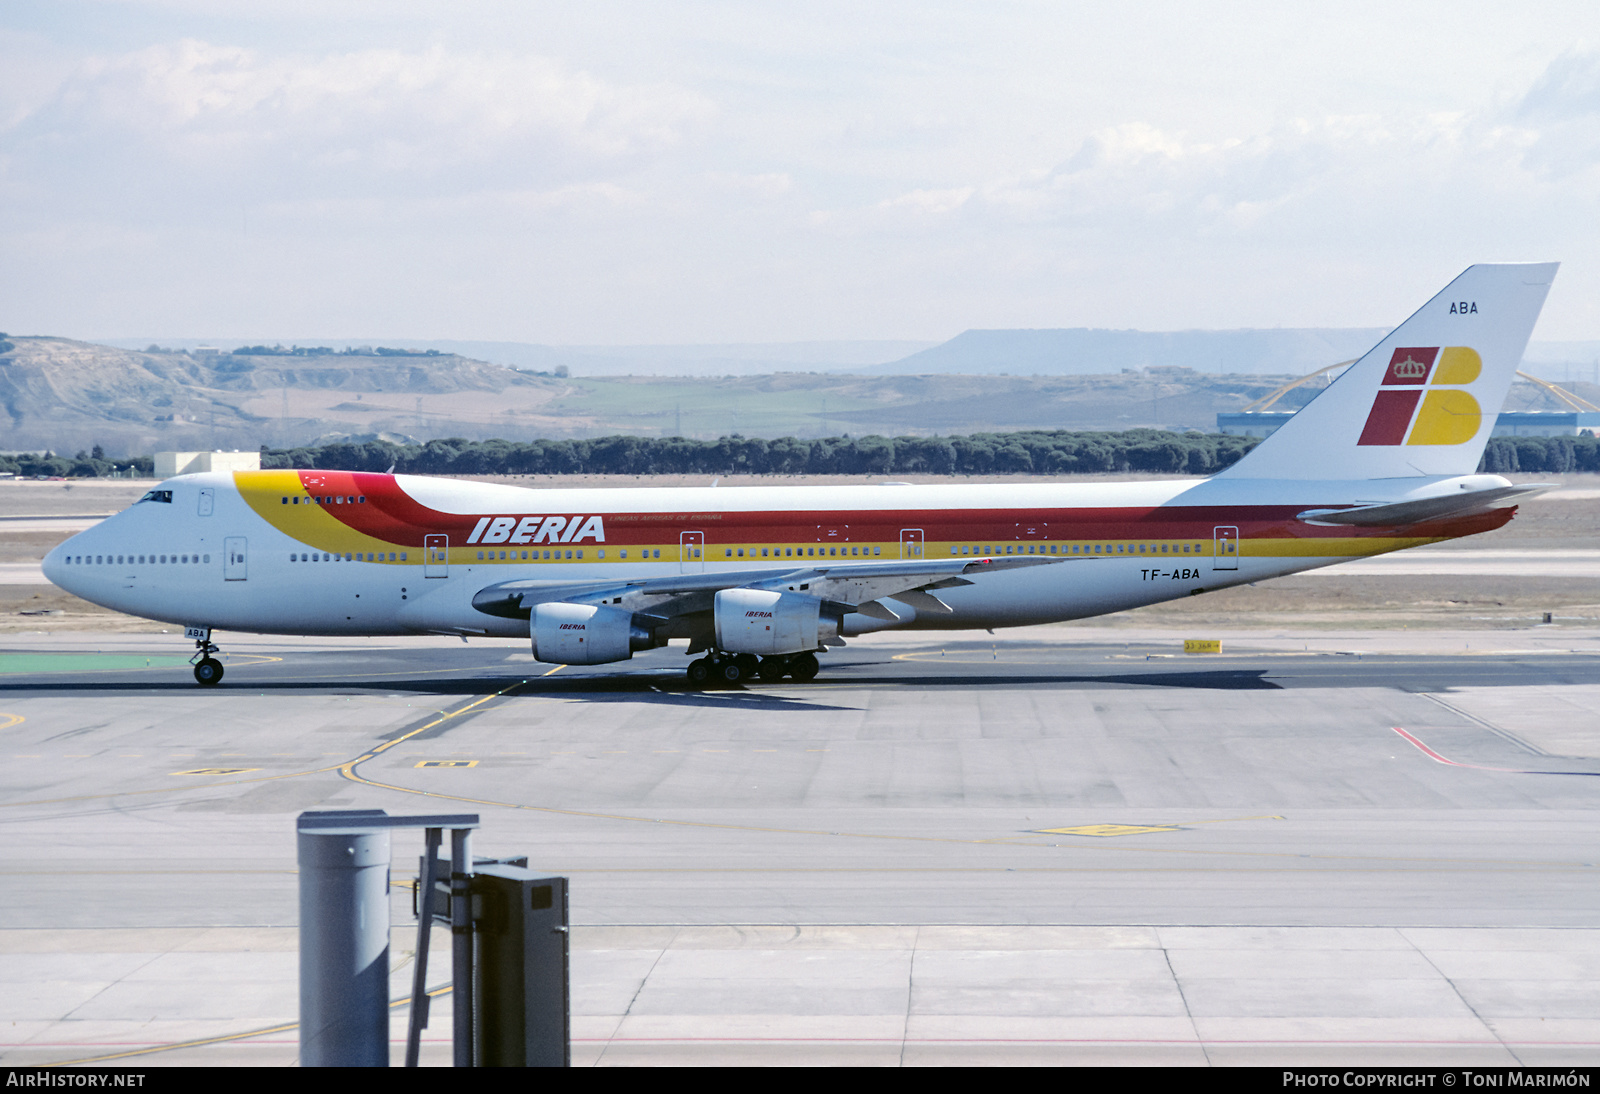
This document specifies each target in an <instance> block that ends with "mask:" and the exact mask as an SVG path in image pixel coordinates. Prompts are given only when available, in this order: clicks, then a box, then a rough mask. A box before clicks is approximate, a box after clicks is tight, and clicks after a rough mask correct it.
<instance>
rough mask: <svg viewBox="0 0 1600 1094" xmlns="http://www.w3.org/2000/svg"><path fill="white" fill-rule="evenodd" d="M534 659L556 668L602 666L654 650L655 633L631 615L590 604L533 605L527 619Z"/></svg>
mask: <svg viewBox="0 0 1600 1094" xmlns="http://www.w3.org/2000/svg"><path fill="white" fill-rule="evenodd" d="M528 633H529V635H530V636H531V637H532V639H533V658H534V660H535V661H544V662H547V663H549V664H555V665H603V664H606V663H607V662H608V661H626V660H628V659H629V658H631V657H632V656H633V651H634V650H648V649H653V648H654V647H655V646H656V644H657V643H656V638H655V634H654V632H652V631H650V630H647V629H646V628H644V627H641V626H639V625H638V624H636V623H635V622H634V621H633V613H632V612H625V611H621V610H619V609H617V608H597V607H595V606H594V605H591V604H566V603H550V604H535V605H534V608H533V613H532V614H531V615H530V616H529V618H528Z"/></svg>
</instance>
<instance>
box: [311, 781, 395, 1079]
mask: <svg viewBox="0 0 1600 1094" xmlns="http://www.w3.org/2000/svg"><path fill="white" fill-rule="evenodd" d="M374 812H381V811H374ZM297 836H298V844H299V846H298V852H299V855H298V857H299V863H300V1064H301V1066H302V1067H387V1066H389V1006H388V1003H389V901H388V894H389V832H388V830H387V829H376V830H373V829H365V830H363V829H362V827H361V817H359V816H356V817H351V818H350V827H348V828H346V829H344V830H340V829H332V830H329V829H325V828H324V829H319V830H315V831H307V830H305V829H303V828H302V829H301V830H300V831H299V832H298V833H297Z"/></svg>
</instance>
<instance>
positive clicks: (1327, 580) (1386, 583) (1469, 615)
mask: <svg viewBox="0 0 1600 1094" xmlns="http://www.w3.org/2000/svg"><path fill="white" fill-rule="evenodd" d="M1152 477H1156V476H1131V475H1130V476H1086V477H1080V478H1077V479H1073V480H1048V479H1044V478H1038V477H1034V476H1013V477H1010V478H1009V479H1003V480H996V479H992V478H988V479H984V480H982V481H985V482H992V481H1012V482H1024V481H1025V482H1044V481H1117V480H1122V481H1126V480H1129V479H1138V478H1152ZM1513 478H1520V479H1523V480H1525V481H1548V480H1546V479H1541V478H1540V477H1538V476H1513ZM489 481H502V482H509V483H513V484H515V485H518V486H529V487H534V488H551V487H576V486H585V487H616V486H691V485H693V486H703V485H707V480H706V479H705V478H704V477H703V476H660V477H650V476H637V477H636V476H623V475H595V476H571V477H559V476H527V477H514V478H498V479H495V478H491V479H490V480H489ZM881 481H883V480H882V479H881V478H878V477H863V476H797V477H794V478H776V477H771V476H738V477H733V476H730V477H726V478H724V479H722V480H721V484H722V485H724V486H744V485H749V486H780V485H845V484H855V483H873V482H881ZM921 481H924V482H935V483H937V482H946V483H948V482H962V481H966V480H962V479H959V478H958V479H950V478H940V477H925V478H922V479H921ZM972 481H977V480H972ZM1561 483H1562V488H1561V489H1560V490H1558V491H1555V492H1553V495H1552V496H1546V497H1542V498H1536V499H1534V500H1532V501H1530V502H1527V503H1525V504H1524V505H1523V506H1522V507H1521V509H1520V510H1519V511H1518V513H1517V516H1516V518H1515V519H1514V520H1513V521H1512V522H1511V524H1510V525H1508V526H1507V527H1505V528H1502V529H1500V530H1499V531H1497V532H1492V533H1489V534H1487V535H1483V536H1473V537H1469V538H1467V539H1464V540H1458V541H1456V542H1455V543H1453V544H1450V545H1448V546H1449V547H1450V548H1452V549H1463V550H1471V549H1483V548H1494V549H1500V550H1506V549H1523V550H1529V551H1538V550H1551V549H1556V548H1563V549H1568V550H1571V549H1574V548H1578V549H1600V476H1596V475H1566V476H1562V477H1561ZM150 486H151V483H150V482H148V481H142V482H141V481H116V482H89V483H62V482H0V562H26V561H32V560H36V559H41V558H43V557H44V555H45V554H46V552H48V551H49V550H50V548H52V547H54V546H55V545H56V544H57V543H59V542H61V541H62V540H64V539H66V538H67V536H68V535H70V534H71V533H70V532H66V531H37V530H17V531H11V530H8V529H7V528H6V524H7V523H8V522H7V521H6V520H5V519H3V518H16V517H60V518H88V517H94V516H103V515H108V514H110V513H114V512H117V511H119V510H121V509H124V508H126V507H127V506H128V505H131V504H132V503H133V502H134V501H136V500H137V499H138V498H139V497H140V495H142V494H143V493H144V492H145V491H146V490H148V489H150ZM1546 612H1548V613H1550V614H1551V616H1552V619H1553V621H1554V623H1555V624H1556V625H1562V624H1567V625H1583V626H1593V625H1595V624H1596V623H1597V622H1600V580H1597V579H1589V578H1559V577H1544V576H1541V577H1534V576H1529V577H1490V576H1479V577H1473V578H1461V577H1442V576H1441V577H1426V576H1424V577H1418V576H1395V577H1381V576H1380V577H1373V576H1350V577H1345V576H1340V575H1338V573H1337V571H1334V572H1331V573H1327V574H1325V575H1324V574H1318V575H1308V576H1298V577H1287V578H1280V579H1278V580H1276V581H1271V582H1263V583H1262V584H1260V585H1257V586H1243V587H1240V588H1237V589H1226V590H1222V591H1220V592H1215V593H1208V594H1206V595H1205V596H1200V597H1192V598H1189V599H1186V600H1181V601H1174V602H1171V603H1167V604H1156V605H1152V606H1150V607H1148V608H1138V609H1135V610H1133V611H1128V612H1121V613H1118V614H1117V615H1112V616H1104V617H1101V618H1100V619H1097V620H1089V621H1085V622H1089V623H1093V624H1097V625H1101V626H1105V627H1110V628H1116V627H1129V626H1138V627H1151V626H1160V627H1171V628H1174V629H1181V630H1184V631H1195V630H1197V629H1200V628H1203V629H1207V630H1223V629H1229V628H1239V627H1252V628H1259V627H1280V626H1282V627H1291V626H1292V627H1307V628H1316V629H1330V630H1336V629H1346V628H1362V629H1373V628H1394V629H1400V628H1406V627H1426V628H1433V627H1445V628H1451V629H1484V630H1493V629H1511V628H1521V627H1528V626H1532V625H1535V624H1537V623H1541V622H1542V621H1543V617H1544V613H1546ZM24 613H28V614H24ZM34 613H41V614H34ZM1080 625H1081V624H1080ZM30 630H32V631H39V630H51V631H54V630H104V631H115V632H119V633H120V632H152V633H160V632H163V631H165V632H176V631H177V630H178V628H176V627H174V626H172V625H171V624H161V623H151V622H149V621H147V620H141V619H134V618H132V617H129V616H125V615H122V614H120V613H118V612H112V611H108V610H106V609H104V608H100V607H97V606H95V605H93V604H89V603H87V602H86V601H83V600H80V599H78V598H77V597H75V596H72V595H70V594H68V593H65V592H62V591H61V590H59V589H57V588H55V587H54V586H50V585H3V584H0V633H4V632H19V631H30Z"/></svg>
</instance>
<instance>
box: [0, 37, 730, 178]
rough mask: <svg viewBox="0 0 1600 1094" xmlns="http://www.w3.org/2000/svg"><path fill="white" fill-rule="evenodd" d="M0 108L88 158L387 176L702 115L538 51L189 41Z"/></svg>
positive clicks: (682, 124)
mask: <svg viewBox="0 0 1600 1094" xmlns="http://www.w3.org/2000/svg"><path fill="white" fill-rule="evenodd" d="M9 105H11V110H10V112H9V113H10V115H11V118H10V123H9V125H8V127H7V128H8V130H9V132H8V134H7V136H8V138H9V140H8V143H11V144H12V145H13V146H17V145H26V144H28V143H46V142H48V143H52V144H55V145H58V146H59V145H62V144H66V145H70V146H75V147H76V148H77V149H78V151H79V154H80V155H81V156H83V157H84V158H85V159H86V160H91V161H92V160H93V158H94V156H95V149H96V148H97V147H99V148H102V149H103V148H116V147H127V146H129V145H136V146H137V147H138V148H139V150H140V151H141V152H142V153H143V154H144V155H146V156H147V157H149V156H152V155H153V156H154V157H156V158H157V159H158V162H156V163H153V164H152V165H151V166H152V167H154V168H157V169H160V168H164V167H170V166H173V165H181V166H182V167H183V168H184V169H186V170H190V171H195V170H200V171H204V170H207V169H208V167H214V168H221V169H226V168H229V167H233V168H238V167H249V168H250V169H254V170H260V169H268V170H270V169H271V165H272V164H274V163H277V164H287V163H293V164H296V165H300V166H302V167H310V168H313V169H314V170H316V171H318V172H319V173H320V172H326V173H332V174H335V175H339V174H345V175H349V174H356V175H360V174H363V173H366V174H373V175H376V174H379V173H383V174H385V175H387V176H390V181H392V176H393V173H396V172H409V173H412V174H413V175H414V176H421V177H428V176H434V175H439V174H446V173H450V172H453V171H460V170H461V169H462V168H463V167H464V166H466V167H473V168H481V167H483V166H485V165H505V164H507V163H516V164H520V165H523V166H530V167H532V168H533V170H534V172H535V173H536V174H538V175H540V176H543V177H560V176H561V175H562V174H563V173H565V174H569V175H575V174H581V173H583V172H584V171H588V170H594V169H595V167H596V165H599V164H613V163H615V162H616V161H618V160H627V159H637V158H638V157H641V156H648V155H650V154H652V153H657V152H660V151H661V150H664V149H667V148H671V147H673V146H675V145H677V144H678V143H679V142H681V141H682V140H684V139H685V136H686V135H687V134H688V133H689V132H691V131H692V130H694V129H695V128H696V127H697V126H698V125H700V124H701V123H702V122H703V121H704V120H705V119H706V118H708V117H709V116H710V115H711V113H712V108H711V105H710V103H709V102H708V101H707V100H706V99H705V98H704V97H703V96H700V95H698V94H695V93H693V92H690V91H686V90H684V89H682V88H679V87H673V86H666V85H656V86H620V85H617V84H614V83H610V82H607V81H605V80H602V79H599V78H597V77H595V76H592V75H590V74H588V73H586V72H582V71H576V70H574V69H572V68H570V67H569V66H567V65H564V64H562V63H561V62H559V61H556V60H552V59H550V58H545V57H538V56H519V55H512V54H505V53H477V54H467V53H458V52H451V51H448V50H446V49H444V48H443V47H440V46H434V47H432V48H429V49H426V50H421V51H416V52H407V51H401V50H392V49H372V50H360V51H354V52H345V53H333V54H323V55H290V56H273V55H267V54H263V53H260V52H258V51H255V50H251V49H245V48H241V47H237V46H228V45H215V44H212V43H208V42H202V41H195V40H185V41H181V42H177V43H173V44H167V45H159V46H153V47H150V48H147V49H142V50H138V51H134V52H130V53H125V54H120V55H112V56H101V57H93V58H89V59H87V60H85V61H84V62H82V63H81V64H80V65H79V66H78V67H77V68H76V70H75V71H73V72H71V73H69V74H67V75H66V76H65V78H63V79H61V80H60V82H59V84H58V85H57V87H56V89H55V94H54V95H53V96H52V97H50V98H49V99H48V100H46V101H43V102H40V101H37V97H36V98H35V101H33V102H31V103H28V102H21V103H17V102H13V103H12V104H9ZM0 116H4V115H3V114H0ZM160 160H165V161H167V162H165V163H162V162H159V161H160Z"/></svg>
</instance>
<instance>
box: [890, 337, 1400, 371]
mask: <svg viewBox="0 0 1600 1094" xmlns="http://www.w3.org/2000/svg"><path fill="white" fill-rule="evenodd" d="M1387 333H1389V332H1388V331H1387V330H1384V329H1379V328H1340V329H1331V328H1330V329H1305V330H1294V329H1284V330H1189V331H1140V330H1091V329H1089V328H1084V327H1079V328H1073V329H1069V330H969V331H966V332H965V333H963V334H959V335H957V336H956V337H954V338H952V339H950V341H948V342H945V343H944V344H942V345H938V346H934V347H933V348H931V349H925V350H922V351H921V352H919V353H913V354H911V355H910V356H908V357H904V358H901V359H900V360H898V361H892V362H890V363H888V364H882V365H874V366H870V367H867V368H862V369H860V370H858V371H860V372H861V373H863V374H865V375H868V376H887V375H900V376H903V375H910V374H914V373H936V372H937V373H950V372H959V373H963V374H965V375H969V376H978V375H995V374H997V373H1010V374H1012V375H1021V376H1088V375H1095V374H1102V373H1108V372H1120V371H1121V370H1123V369H1127V368H1132V369H1139V368H1146V367H1149V366H1152V365H1153V366H1167V367H1177V368H1190V369H1194V370H1195V371H1196V372H1200V373H1205V374H1210V375H1214V376H1215V375H1239V374H1246V375H1249V374H1263V373H1270V374H1275V375H1282V374H1290V375H1304V374H1305V373H1308V372H1312V371H1314V370H1316V369H1319V368H1321V367H1323V366H1324V365H1331V364H1333V363H1335V362H1336V361H1347V360H1350V359H1351V358H1353V357H1358V356H1360V355H1361V354H1363V353H1365V352H1366V351H1367V350H1369V349H1371V348H1372V346H1373V345H1374V343H1376V342H1377V341H1378V340H1379V339H1380V338H1382V337H1383V336H1384V335H1385V334H1387Z"/></svg>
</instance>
